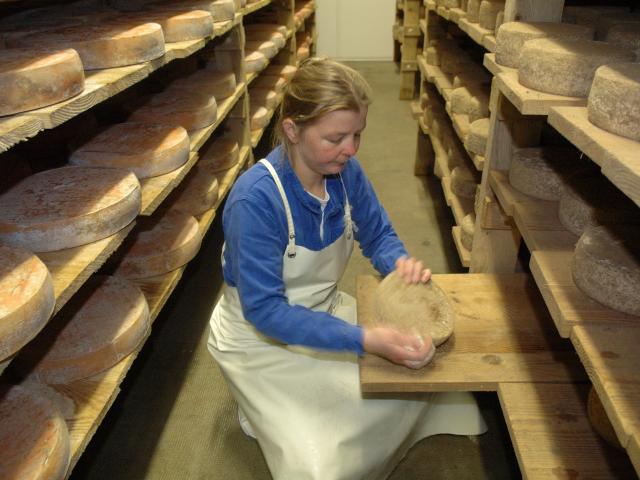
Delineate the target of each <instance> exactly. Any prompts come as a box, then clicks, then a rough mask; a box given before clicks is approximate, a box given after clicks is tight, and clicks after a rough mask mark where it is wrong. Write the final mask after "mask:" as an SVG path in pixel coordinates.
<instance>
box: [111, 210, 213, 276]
mask: <svg viewBox="0 0 640 480" xmlns="http://www.w3.org/2000/svg"><path fill="white" fill-rule="evenodd" d="M144 220H147V221H140V222H139V224H138V225H137V226H136V229H135V231H134V233H133V234H132V236H131V240H130V241H129V242H128V243H127V245H126V246H125V254H124V257H123V258H122V259H121V261H120V263H119V264H118V266H117V269H116V273H117V274H118V275H122V276H124V277H126V278H131V279H138V278H148V277H155V276H158V275H163V274H165V273H168V272H171V271H173V270H176V269H177V268H180V267H181V266H183V265H185V264H186V263H188V262H189V261H190V260H191V259H192V258H193V257H195V256H196V254H197V253H198V250H199V249H200V242H201V241H202V236H201V234H200V227H199V225H198V221H197V220H196V219H195V218H194V217H193V216H191V215H187V214H186V213H183V212H180V211H179V210H168V211H166V212H164V213H163V214H162V216H158V217H155V218H149V219H144ZM128 240H129V239H128Z"/></svg>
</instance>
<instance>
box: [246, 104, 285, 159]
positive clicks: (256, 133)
mask: <svg viewBox="0 0 640 480" xmlns="http://www.w3.org/2000/svg"><path fill="white" fill-rule="evenodd" d="M279 103H280V102H278V104H279ZM277 109H278V106H277V105H276V107H275V108H274V109H273V110H269V113H268V115H267V118H268V120H267V126H268V125H269V123H271V119H272V118H273V115H274V113H276V110H277ZM266 128H267V127H265V128H261V129H259V130H252V131H251V147H253V148H256V147H257V146H258V143H259V142H260V139H261V138H262V135H263V134H264V131H265V130H266Z"/></svg>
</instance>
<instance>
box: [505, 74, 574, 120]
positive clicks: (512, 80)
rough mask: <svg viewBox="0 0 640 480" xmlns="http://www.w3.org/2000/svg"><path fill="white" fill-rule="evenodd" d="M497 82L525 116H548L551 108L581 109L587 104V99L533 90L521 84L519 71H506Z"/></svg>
mask: <svg viewBox="0 0 640 480" xmlns="http://www.w3.org/2000/svg"><path fill="white" fill-rule="evenodd" d="M495 80H496V82H497V86H498V88H499V89H500V91H501V92H502V93H503V94H504V95H505V96H506V97H507V98H508V99H509V101H510V102H511V103H512V104H513V105H514V106H515V107H516V108H517V109H518V111H519V112H520V113H521V114H523V115H548V114H549V111H550V109H551V107H562V106H572V107H580V106H585V105H586V104H587V99H586V98H578V97H565V96H562V95H553V94H551V93H544V92H538V91H537V90H531V89H529V88H527V87H525V86H523V85H521V84H520V82H519V81H518V71H517V70H515V69H512V70H511V71H504V72H502V73H499V74H498V75H497V76H496V77H495Z"/></svg>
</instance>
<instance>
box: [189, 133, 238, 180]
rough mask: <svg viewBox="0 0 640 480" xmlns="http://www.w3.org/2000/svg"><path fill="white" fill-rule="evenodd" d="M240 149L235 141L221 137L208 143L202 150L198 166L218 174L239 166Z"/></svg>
mask: <svg viewBox="0 0 640 480" xmlns="http://www.w3.org/2000/svg"><path fill="white" fill-rule="evenodd" d="M239 160H240V148H239V147H238V143H237V142H236V141H234V140H229V139H227V138H224V137H221V138H217V139H215V140H214V141H213V142H209V143H207V144H206V145H205V146H204V147H202V148H201V149H200V158H199V159H198V166H199V167H200V168H207V169H209V170H210V171H211V172H214V173H218V172H221V171H224V170H228V169H230V168H231V167H233V166H235V165H237V164H238V161H239Z"/></svg>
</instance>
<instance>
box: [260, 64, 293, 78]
mask: <svg viewBox="0 0 640 480" xmlns="http://www.w3.org/2000/svg"><path fill="white" fill-rule="evenodd" d="M297 71H298V69H297V68H296V67H295V66H294V65H269V66H268V67H267V69H266V70H265V72H264V74H265V75H277V76H279V77H282V78H283V79H284V80H285V81H286V82H290V81H291V79H292V78H293V76H294V75H295V74H296V72H297Z"/></svg>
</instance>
